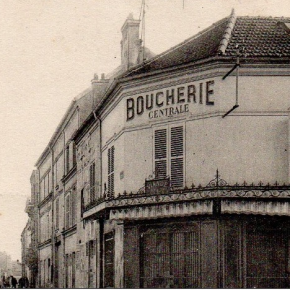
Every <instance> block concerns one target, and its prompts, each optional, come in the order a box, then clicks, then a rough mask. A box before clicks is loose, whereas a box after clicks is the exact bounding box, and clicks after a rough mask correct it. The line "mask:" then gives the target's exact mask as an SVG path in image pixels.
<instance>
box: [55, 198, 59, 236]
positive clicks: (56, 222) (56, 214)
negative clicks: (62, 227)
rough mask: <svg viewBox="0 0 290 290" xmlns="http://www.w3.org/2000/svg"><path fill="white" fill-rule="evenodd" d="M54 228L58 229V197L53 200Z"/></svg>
mask: <svg viewBox="0 0 290 290" xmlns="http://www.w3.org/2000/svg"><path fill="white" fill-rule="evenodd" d="M55 228H56V229H57V230H58V229H59V199H57V200H56V202H55Z"/></svg>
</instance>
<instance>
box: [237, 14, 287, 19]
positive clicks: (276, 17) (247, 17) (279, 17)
mask: <svg viewBox="0 0 290 290" xmlns="http://www.w3.org/2000/svg"><path fill="white" fill-rule="evenodd" d="M237 18H243V19H250V18H257V19H265V18H266V19H274V20H275V19H285V20H288V19H290V17H285V16H245V15H244V16H237Z"/></svg>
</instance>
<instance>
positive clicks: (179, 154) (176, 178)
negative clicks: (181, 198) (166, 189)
mask: <svg viewBox="0 0 290 290" xmlns="http://www.w3.org/2000/svg"><path fill="white" fill-rule="evenodd" d="M154 159H155V176H156V178H165V177H166V176H167V175H170V178H171V185H172V186H173V187H177V188H178V187H183V184H184V129H183V126H177V127H169V128H163V129H158V130H155V132H154Z"/></svg>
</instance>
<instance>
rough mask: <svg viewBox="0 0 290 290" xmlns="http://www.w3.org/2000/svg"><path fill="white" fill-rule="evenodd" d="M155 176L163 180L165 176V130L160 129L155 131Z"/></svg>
mask: <svg viewBox="0 0 290 290" xmlns="http://www.w3.org/2000/svg"><path fill="white" fill-rule="evenodd" d="M154 149H155V176H156V178H165V177H166V175H167V160H166V158H167V130H166V129H160V130H156V131H155V136H154Z"/></svg>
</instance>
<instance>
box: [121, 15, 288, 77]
mask: <svg viewBox="0 0 290 290" xmlns="http://www.w3.org/2000/svg"><path fill="white" fill-rule="evenodd" d="M279 22H284V23H287V24H288V23H290V18H283V17H280V18H278V17H275V18H273V17H235V15H234V12H232V14H231V15H230V16H229V17H227V18H224V19H222V20H220V21H219V22H217V23H215V24H213V25H212V26H210V27H209V28H208V29H206V30H204V31H202V32H200V33H199V34H197V35H196V36H193V37H191V38H189V39H187V40H186V41H184V42H182V43H181V44H179V45H177V46H175V47H173V48H171V49H169V50H168V51H166V52H164V53H162V54H160V55H157V56H156V57H154V58H152V59H151V60H149V61H148V62H145V63H143V64H142V65H139V66H136V67H135V68H132V69H131V70H129V71H127V72H126V73H125V74H124V75H123V76H134V75H138V74H141V73H146V72H152V71H156V70H160V69H166V68H170V67H175V66H178V65H181V64H187V63H191V62H196V61H199V60H203V59H207V58H210V57H214V56H220V57H225V58H226V57H232V56H235V55H236V54H237V52H236V47H237V45H239V46H240V47H242V50H241V52H242V57H250V58H255V57H257V58H258V57H263V58H264V57H271V58H275V57H276V58H280V57H289V58H290V34H289V33H288V32H287V31H286V30H285V28H283V26H282V25H278V23H279Z"/></svg>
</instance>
